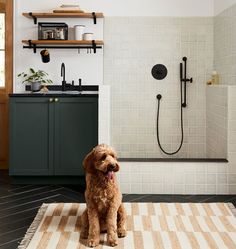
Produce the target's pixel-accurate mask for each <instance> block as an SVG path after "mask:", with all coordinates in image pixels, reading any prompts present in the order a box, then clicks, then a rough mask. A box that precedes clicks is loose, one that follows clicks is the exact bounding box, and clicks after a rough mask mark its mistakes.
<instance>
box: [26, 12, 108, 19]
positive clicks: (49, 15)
mask: <svg viewBox="0 0 236 249" xmlns="http://www.w3.org/2000/svg"><path fill="white" fill-rule="evenodd" d="M95 14H96V17H97V18H103V17H104V15H103V13H95ZM22 15H23V16H25V17H28V18H33V16H35V17H36V18H60V17H68V18H93V14H92V13H36V12H32V13H31V14H30V13H22Z"/></svg>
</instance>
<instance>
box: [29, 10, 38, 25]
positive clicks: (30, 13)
mask: <svg viewBox="0 0 236 249" xmlns="http://www.w3.org/2000/svg"><path fill="white" fill-rule="evenodd" d="M29 15H30V16H31V17H32V18H33V19H34V24H37V17H36V16H34V15H33V13H32V12H29Z"/></svg>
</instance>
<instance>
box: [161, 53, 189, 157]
mask: <svg viewBox="0 0 236 249" xmlns="http://www.w3.org/2000/svg"><path fill="white" fill-rule="evenodd" d="M183 61H184V72H183V63H180V116H181V141H180V145H179V147H178V149H177V150H176V151H174V152H167V151H165V150H164V149H163V147H162V145H161V142H160V137H159V113H160V105H161V103H160V102H161V98H162V96H161V94H158V95H157V100H158V108H157V142H158V145H159V147H160V149H161V151H162V152H163V153H165V154H166V155H169V156H172V155H175V154H177V153H178V152H179V151H180V149H181V148H182V146H183V141H184V122H183V108H185V107H187V97H186V92H187V82H190V83H192V82H193V79H192V78H190V79H187V57H183ZM183 75H184V77H183ZM183 83H184V94H183ZM183 100H184V101H183Z"/></svg>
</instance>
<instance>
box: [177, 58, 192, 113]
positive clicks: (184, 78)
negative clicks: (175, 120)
mask: <svg viewBox="0 0 236 249" xmlns="http://www.w3.org/2000/svg"><path fill="white" fill-rule="evenodd" d="M183 62H184V68H183V63H180V81H181V84H182V83H184V102H183V103H182V107H184V108H185V107H187V94H186V91H187V82H190V83H192V82H193V78H190V79H187V57H183ZM183 69H184V71H183Z"/></svg>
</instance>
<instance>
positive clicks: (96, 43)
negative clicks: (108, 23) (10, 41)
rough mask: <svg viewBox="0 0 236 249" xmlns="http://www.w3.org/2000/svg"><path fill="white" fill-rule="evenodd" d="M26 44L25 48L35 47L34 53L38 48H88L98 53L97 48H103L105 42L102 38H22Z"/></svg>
mask: <svg viewBox="0 0 236 249" xmlns="http://www.w3.org/2000/svg"><path fill="white" fill-rule="evenodd" d="M22 43H24V44H26V45H24V46H23V48H28V49H33V51H34V53H36V52H37V49H46V48H48V49H78V51H80V49H87V51H92V50H93V52H94V53H95V54H96V51H97V49H102V45H104V42H103V41H101V40H92V41H83V40H82V41H79V40H22Z"/></svg>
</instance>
